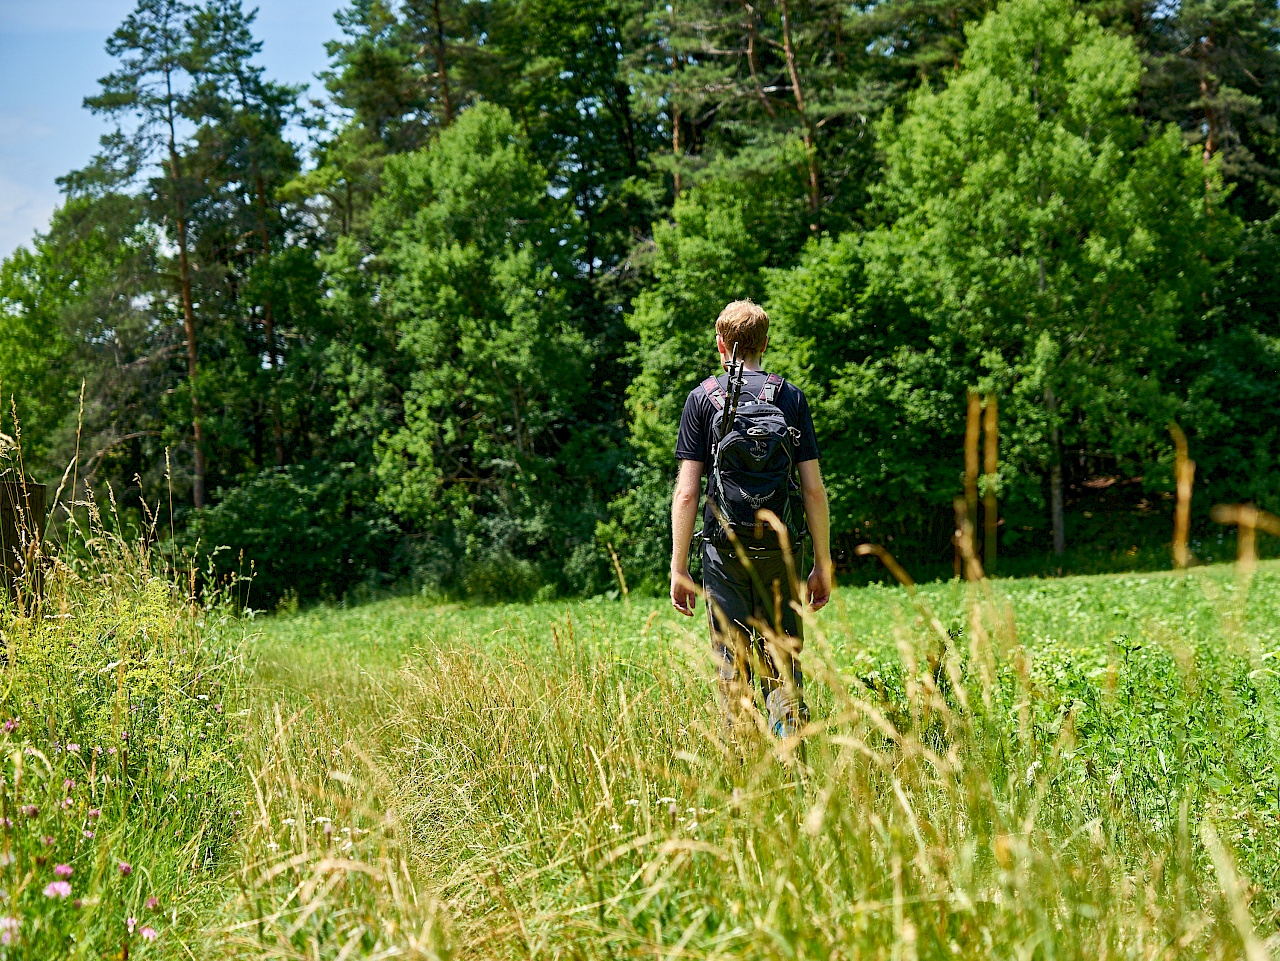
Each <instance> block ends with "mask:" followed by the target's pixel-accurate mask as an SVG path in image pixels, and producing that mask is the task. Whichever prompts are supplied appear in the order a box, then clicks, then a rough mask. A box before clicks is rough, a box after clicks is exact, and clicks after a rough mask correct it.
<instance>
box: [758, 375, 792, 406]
mask: <svg viewBox="0 0 1280 961" xmlns="http://www.w3.org/2000/svg"><path fill="white" fill-rule="evenodd" d="M784 383H786V381H784V380H783V379H782V378H781V377H779V376H778V375H777V374H770V375H769V376H768V377H766V378H765V381H764V390H762V391H760V399H761V400H762V401H764V402H765V403H766V404H772V403H775V402H776V401H777V399H778V395H779V394H780V393H782V385H783V384H784Z"/></svg>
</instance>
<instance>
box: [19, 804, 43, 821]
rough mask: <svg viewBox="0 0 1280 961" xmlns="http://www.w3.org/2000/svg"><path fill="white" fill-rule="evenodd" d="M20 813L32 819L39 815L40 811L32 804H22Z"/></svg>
mask: <svg viewBox="0 0 1280 961" xmlns="http://www.w3.org/2000/svg"><path fill="white" fill-rule="evenodd" d="M22 813H23V814H25V815H26V816H27V817H29V818H33V817H35V816H36V815H37V814H39V813H40V809H39V808H38V807H36V806H35V805H34V804H24V805H22Z"/></svg>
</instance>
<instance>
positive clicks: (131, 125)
mask: <svg viewBox="0 0 1280 961" xmlns="http://www.w3.org/2000/svg"><path fill="white" fill-rule="evenodd" d="M193 12H194V11H193V9H192V7H191V6H190V5H188V4H186V3H184V2H182V0H138V2H137V6H136V7H135V8H134V10H133V12H132V13H130V14H129V15H128V16H127V17H126V18H125V20H124V22H123V23H122V24H121V25H120V26H119V28H117V29H116V31H115V33H113V34H112V35H111V38H110V39H109V40H108V41H107V52H108V53H109V54H110V55H111V56H113V57H115V58H116V59H117V60H118V61H119V62H120V66H119V68H118V69H117V70H116V71H115V72H113V73H111V74H108V75H107V76H106V77H104V78H102V80H101V81H100V84H101V86H102V92H101V93H99V94H98V95H97V96H93V97H87V98H86V99H85V106H86V107H88V108H89V109H90V110H92V111H93V112H95V113H100V114H106V115H107V116H109V117H112V118H114V119H115V120H116V122H117V124H119V126H118V127H117V130H116V131H115V132H114V133H113V134H110V135H108V136H106V137H104V138H103V141H102V145H103V148H104V155H105V160H104V162H105V163H106V164H107V165H113V164H114V163H116V162H121V163H125V164H127V165H131V166H134V167H135V169H139V170H144V169H147V168H148V167H150V168H153V169H154V168H158V170H157V174H156V176H154V177H152V178H151V189H152V193H153V196H154V199H155V203H156V206H157V210H158V212H159V214H160V219H161V221H162V222H164V223H166V224H168V225H169V226H170V227H171V228H172V231H173V233H172V238H171V239H172V241H173V243H174V246H175V247H176V249H177V260H178V278H177V279H178V292H179V296H180V298H181V305H182V319H183V326H184V328H185V333H186V356H187V389H188V391H189V394H190V403H191V429H192V437H193V458H192V460H193V465H192V484H191V496H192V501H193V502H194V504H195V506H196V507H197V508H199V507H203V506H204V504H205V472H206V465H205V435H204V425H203V420H202V404H201V398H200V389H199V384H200V381H199V372H200V350H199V331H198V327H197V322H196V313H195V302H194V296H193V291H192V272H193V268H192V264H191V245H192V236H191V206H192V202H193V200H194V195H195V194H196V192H197V190H198V184H197V183H196V178H194V177H193V176H192V173H191V171H190V170H189V169H188V165H187V163H186V158H185V156H184V153H185V151H186V149H187V147H188V141H187V132H188V129H189V128H188V125H187V123H186V120H187V113H188V110H189V105H190V99H189V98H190V95H191V90H192V88H193V86H194V84H195V83H196V81H197V80H198V76H197V71H198V67H197V66H196V62H195V58H194V55H193V49H192V45H191V40H190V34H191V24H192V16H193Z"/></svg>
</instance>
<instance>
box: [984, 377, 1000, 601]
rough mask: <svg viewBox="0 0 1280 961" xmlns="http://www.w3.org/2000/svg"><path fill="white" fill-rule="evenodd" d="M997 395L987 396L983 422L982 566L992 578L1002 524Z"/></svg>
mask: <svg viewBox="0 0 1280 961" xmlns="http://www.w3.org/2000/svg"><path fill="white" fill-rule="evenodd" d="M996 425H997V415H996V395H995V394H989V395H987V405H986V416H985V417H984V418H983V421H982V433H983V439H984V441H985V442H986V443H985V445H984V446H985V449H984V451H983V454H984V463H983V465H982V471H983V474H984V476H985V478H986V485H987V489H986V492H985V493H984V494H983V499H982V523H983V528H984V529H985V537H984V538H983V544H982V566H983V568H984V569H985V570H986V572H987V576H988V577H990V576H991V575H992V574H994V573H995V572H996V533H997V531H998V528H999V524H1000V514H999V505H998V504H997V501H996V483H997V471H998V470H999V469H1000V468H999V449H1000V444H999V437H998V435H997V433H996Z"/></svg>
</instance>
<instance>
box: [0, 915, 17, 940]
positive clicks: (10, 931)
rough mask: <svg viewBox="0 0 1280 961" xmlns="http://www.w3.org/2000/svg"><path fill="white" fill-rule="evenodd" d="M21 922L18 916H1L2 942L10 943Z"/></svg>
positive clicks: (0, 936)
mask: <svg viewBox="0 0 1280 961" xmlns="http://www.w3.org/2000/svg"><path fill="white" fill-rule="evenodd" d="M20 923H21V922H20V921H19V920H18V919H17V918H12V917H10V918H0V944H8V943H9V942H10V941H12V940H13V936H14V935H15V934H17V933H18V925H19V924H20Z"/></svg>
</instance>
